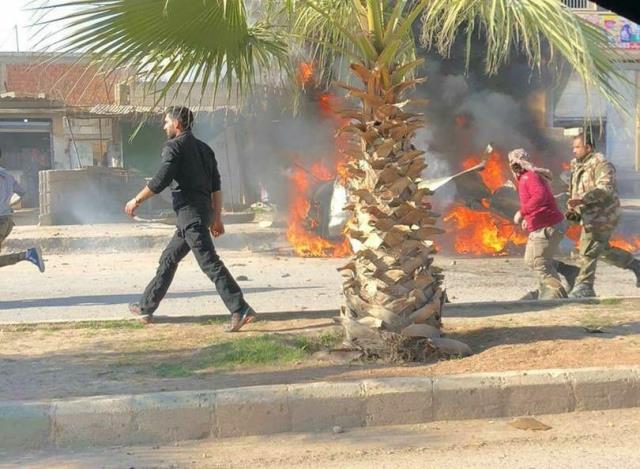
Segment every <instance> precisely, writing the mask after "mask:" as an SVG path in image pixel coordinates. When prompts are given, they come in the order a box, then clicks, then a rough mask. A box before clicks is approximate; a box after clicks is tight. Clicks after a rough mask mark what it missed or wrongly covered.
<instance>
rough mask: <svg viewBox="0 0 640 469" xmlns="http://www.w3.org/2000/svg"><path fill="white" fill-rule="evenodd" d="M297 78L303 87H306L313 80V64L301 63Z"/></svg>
mask: <svg viewBox="0 0 640 469" xmlns="http://www.w3.org/2000/svg"><path fill="white" fill-rule="evenodd" d="M296 78H297V79H298V82H299V83H300V84H301V85H306V84H307V83H309V82H310V81H311V79H312V78H313V64H312V63H309V62H300V63H299V64H298V70H297V72H296Z"/></svg>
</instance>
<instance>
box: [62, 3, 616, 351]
mask: <svg viewBox="0 0 640 469" xmlns="http://www.w3.org/2000/svg"><path fill="white" fill-rule="evenodd" d="M74 3H75V2H74ZM77 3H79V4H81V6H82V7H83V8H84V10H85V12H84V13H82V14H76V15H75V16H74V15H66V17H64V19H63V20H62V21H72V22H74V21H75V29H74V28H71V29H70V30H71V31H72V32H71V33H70V34H69V35H68V36H66V37H64V38H63V39H62V41H61V43H59V45H61V46H63V48H66V49H67V50H82V51H85V53H87V54H91V55H92V56H96V55H97V56H99V60H100V61H101V62H102V64H103V65H104V64H108V65H109V66H112V65H113V64H116V65H123V64H127V65H129V64H135V69H136V71H137V72H144V73H146V74H147V75H148V76H150V77H151V79H152V81H158V80H159V79H160V78H161V77H163V76H167V75H168V76H170V77H171V79H170V80H169V81H170V82H173V83H177V82H180V81H185V80H186V78H187V77H189V76H193V74H194V73H195V75H196V76H199V77H201V78H203V79H205V80H206V79H209V78H210V77H213V79H214V81H215V82H216V83H217V82H218V80H219V79H220V76H224V77H226V81H225V83H227V89H231V88H232V85H233V83H234V81H238V82H239V83H241V84H242V85H243V87H242V88H243V89H244V88H247V87H248V86H249V85H250V84H251V82H252V79H253V76H254V72H255V69H254V68H253V67H254V65H256V64H257V68H263V67H265V66H266V65H268V64H269V63H270V61H272V62H273V60H274V59H275V63H276V65H278V67H280V68H281V69H285V68H286V67H287V65H286V63H285V55H286V54H287V51H290V49H288V48H287V47H286V46H285V42H284V41H283V37H282V36H281V35H280V34H279V32H278V30H277V29H274V28H273V27H271V26H269V23H267V22H264V21H263V22H260V21H258V22H256V23H255V24H254V25H252V26H248V20H247V13H246V9H245V5H244V4H243V2H242V1H232V0H226V1H225V0H206V1H203V0H180V1H179V2H178V1H177V0H100V1H99V0H95V1H92V0H80V1H79V2H77ZM269 3H270V5H271V4H273V2H269ZM178 4H179V5H178ZM282 4H283V5H284V6H285V8H286V14H287V15H289V16H287V18H289V19H290V22H289V24H290V25H291V32H292V33H293V35H292V36H290V37H291V38H297V39H300V41H301V43H302V44H303V45H302V46H299V47H305V48H306V49H307V50H311V51H312V53H313V55H314V58H315V60H317V61H318V63H322V64H339V63H340V61H341V60H343V61H344V60H346V61H348V62H349V67H348V69H349V70H350V72H351V77H352V79H351V83H346V82H338V83H337V85H338V86H341V87H342V88H344V89H346V90H347V96H348V97H350V98H354V99H355V100H356V101H357V105H355V106H353V107H352V108H350V109H345V110H343V114H344V115H345V116H346V117H348V118H349V119H350V124H349V125H347V126H345V127H344V128H343V129H342V132H347V133H348V134H349V135H350V136H351V137H352V139H351V142H352V145H351V146H350V147H349V148H347V149H345V153H346V156H347V158H348V163H347V169H348V178H347V181H348V182H347V189H348V194H349V204H348V208H349V210H350V211H351V213H352V217H351V219H350V221H349V222H348V225H347V228H348V230H347V234H348V236H349V237H350V239H351V241H352V243H353V244H354V245H356V246H357V247H358V248H359V249H357V252H356V254H355V255H354V256H353V258H352V259H351V261H350V262H349V263H348V264H347V265H345V266H344V267H343V268H342V269H340V270H341V272H342V273H343V274H344V276H345V280H344V285H343V291H344V297H345V305H344V306H343V307H342V312H341V318H340V319H341V322H342V324H343V325H344V328H345V331H346V339H347V341H348V343H349V344H350V345H351V346H353V347H355V348H357V349H358V350H360V351H362V352H363V353H364V354H365V355H367V356H373V357H382V358H385V359H390V360H396V359H401V360H420V359H423V358H424V357H425V356H427V355H428V354H429V353H431V352H433V351H434V350H440V351H441V352H445V353H449V354H464V353H468V352H469V350H468V348H467V347H466V346H464V344H460V343H455V342H454V341H447V340H445V339H441V338H440V326H441V317H442V308H443V303H444V298H445V295H444V292H443V289H442V280H443V275H442V272H441V271H440V269H438V268H436V267H435V266H433V255H434V253H435V247H434V243H433V241H432V237H433V236H434V235H436V234H439V233H442V230H440V229H439V228H437V227H436V221H437V215H436V214H435V213H433V212H432V211H431V206H430V204H429V203H428V197H429V195H431V193H430V191H429V190H428V189H427V188H425V187H423V186H421V180H420V176H421V174H422V172H423V170H424V168H425V167H426V163H425V158H424V155H423V152H422V151H421V150H419V149H416V148H414V146H413V145H412V143H411V140H412V138H413V137H414V135H415V132H416V131H417V130H418V129H419V128H421V127H422V126H424V125H425V123H424V121H423V120H422V118H421V115H420V114H419V113H417V112H415V106H416V105H419V104H423V103H420V102H418V101H417V100H415V99H412V98H411V97H410V96H409V95H408V92H409V91H410V90H411V89H412V87H413V86H414V85H416V84H417V83H420V82H421V81H423V79H422V78H418V77H416V74H417V71H418V70H419V66H420V64H421V63H422V59H419V58H416V42H417V41H416V38H415V37H414V35H413V27H414V25H415V23H416V21H418V20H419V19H420V18H422V25H421V32H422V34H421V39H422V42H423V43H424V44H425V45H428V46H432V47H435V48H437V50H438V51H440V52H441V53H442V54H447V53H448V51H449V50H450V48H451V45H452V44H453V42H454V40H456V37H458V36H460V35H462V36H466V39H467V45H468V47H470V45H471V36H472V35H473V34H474V33H476V32H477V31H478V30H480V31H481V32H482V33H483V36H484V37H485V38H486V46H487V48H486V71H487V73H495V72H496V71H497V69H498V68H499V66H500V65H502V64H503V63H504V62H505V61H506V60H507V59H508V57H509V56H510V54H511V53H512V51H513V49H514V48H516V47H519V48H520V50H521V51H522V52H523V53H525V54H526V55H527V56H528V57H529V58H530V60H531V64H532V67H540V66H541V65H542V64H543V63H545V62H547V61H549V60H552V59H553V58H554V57H555V56H560V57H562V58H563V59H564V60H565V61H566V62H567V63H568V64H569V65H570V66H571V67H573V68H574V69H575V70H576V72H577V73H578V74H579V75H580V76H581V77H582V78H583V79H584V82H585V86H588V87H595V88H596V89H597V90H599V91H600V92H601V93H602V94H603V95H605V96H606V97H608V98H609V99H610V100H612V101H613V102H614V103H616V104H617V105H618V106H620V107H621V104H622V103H621V101H620V95H619V94H618V93H617V91H616V90H615V89H614V87H613V85H612V84H611V83H614V82H615V80H614V79H620V78H621V77H620V75H619V74H618V73H617V72H616V71H615V62H616V60H617V56H616V55H615V53H614V51H613V50H612V49H611V48H610V46H609V44H608V42H607V38H606V37H605V35H604V34H603V33H602V32H601V31H600V30H598V29H597V28H595V27H594V26H592V25H590V24H589V23H587V22H586V21H583V20H581V19H579V18H577V17H576V16H574V15H573V14H571V12H570V11H569V10H568V9H567V8H566V7H565V6H564V5H563V4H562V3H561V2H559V1H558V0H518V1H513V0H418V1H415V0H414V1H411V0H396V1H390V0H389V1H387V0H286V1H284V0H283V2H282ZM269 11H272V10H269ZM282 15H283V13H282V12H281V13H280V16H279V17H278V18H279V19H280V20H281V21H282V18H283V16H282ZM263 20H264V18H263ZM286 23H287V22H284V24H286ZM545 42H546V43H548V45H549V50H550V53H549V54H547V53H545V52H544V50H545V48H544V47H543V45H544V44H545ZM289 43H293V40H291V39H290V40H289ZM327 70H329V69H328V68H327ZM194 71H195V72H194ZM331 72H332V73H331V74H329V73H328V74H326V77H327V78H332V77H333V75H335V74H338V75H339V74H340V67H337V69H333V70H331Z"/></svg>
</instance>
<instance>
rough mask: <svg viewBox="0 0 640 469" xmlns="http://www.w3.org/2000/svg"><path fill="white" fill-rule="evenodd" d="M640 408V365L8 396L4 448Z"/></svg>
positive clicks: (1, 426)
mask: <svg viewBox="0 0 640 469" xmlns="http://www.w3.org/2000/svg"><path fill="white" fill-rule="evenodd" d="M637 406H640V366H634V367H619V368H584V369H573V370H566V369H552V370H534V371H524V372H522V371H518V372H503V373H480V374H469V375H453V376H440V377H434V378H429V377H420V378H384V379H368V380H363V381H355V382H331V383H329V382H318V383H311V384H292V385H272V386H255V387H245V388H235V389H225V390H219V391H203V392H200V391H198V392H192V391H182V392H161V393H151V394H139V395H121V396H101V397H89V398H79V399H66V400H56V401H47V402H19V401H17V402H11V401H6V402H0V450H4V451H17V450H29V449H39V448H46V447H64V448H74V447H86V446H112V445H124V444H149V443H168V442H175V441H180V440H189V439H199V438H225V437H238V436H246V435H268V434H273V433H281V432H310V431H318V432H324V431H330V430H331V429H332V428H333V427H334V426H336V425H339V426H341V427H343V428H352V427H362V426H377V425H399V424H415V423H422V422H430V421H437V420H461V419H473V418H500V417H511V416H518V415H536V414H554V413H564V412H572V411H586V410H605V409H617V408H627V407H637Z"/></svg>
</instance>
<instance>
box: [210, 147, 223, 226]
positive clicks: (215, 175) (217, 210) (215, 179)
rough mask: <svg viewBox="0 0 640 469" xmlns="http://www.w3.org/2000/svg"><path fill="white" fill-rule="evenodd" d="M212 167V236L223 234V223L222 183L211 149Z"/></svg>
mask: <svg viewBox="0 0 640 469" xmlns="http://www.w3.org/2000/svg"><path fill="white" fill-rule="evenodd" d="M211 158H212V159H213V168H212V170H213V171H212V174H211V208H212V209H213V223H211V227H210V230H211V234H212V235H213V237H214V238H217V237H218V236H221V235H223V234H224V223H222V189H221V187H222V183H221V180H220V172H219V171H218V163H217V162H216V157H215V155H214V154H213V151H211Z"/></svg>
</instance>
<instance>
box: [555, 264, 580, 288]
mask: <svg viewBox="0 0 640 469" xmlns="http://www.w3.org/2000/svg"><path fill="white" fill-rule="evenodd" d="M557 262H558V266H557V268H556V270H557V271H558V273H559V274H560V275H562V276H563V277H564V279H565V280H566V281H567V285H568V286H569V291H571V290H573V287H574V286H575V284H576V279H577V278H578V274H579V273H580V269H579V268H578V267H576V266H575V265H571V264H565V263H564V262H560V261H557Z"/></svg>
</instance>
